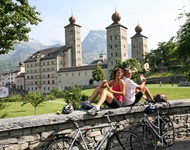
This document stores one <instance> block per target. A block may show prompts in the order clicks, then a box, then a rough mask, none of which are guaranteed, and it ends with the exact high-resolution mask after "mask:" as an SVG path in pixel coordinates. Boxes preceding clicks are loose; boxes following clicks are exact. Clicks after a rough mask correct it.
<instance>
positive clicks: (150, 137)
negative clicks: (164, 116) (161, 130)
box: [133, 124, 157, 150]
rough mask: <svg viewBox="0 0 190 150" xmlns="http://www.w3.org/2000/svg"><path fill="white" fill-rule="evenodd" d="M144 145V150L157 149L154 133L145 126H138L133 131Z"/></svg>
mask: <svg viewBox="0 0 190 150" xmlns="http://www.w3.org/2000/svg"><path fill="white" fill-rule="evenodd" d="M133 131H134V133H136V134H137V135H138V136H139V137H140V138H141V140H142V141H143V143H144V146H145V149H146V150H155V149H156V147H157V138H156V136H155V134H154V132H153V131H152V130H151V129H150V128H149V127H148V126H147V125H145V124H139V125H137V126H136V127H135V129H134V130H133Z"/></svg>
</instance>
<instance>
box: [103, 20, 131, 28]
mask: <svg viewBox="0 0 190 150" xmlns="http://www.w3.org/2000/svg"><path fill="white" fill-rule="evenodd" d="M117 26H121V27H123V28H125V29H128V28H127V27H125V26H123V25H121V24H120V23H115V22H114V23H112V24H111V25H110V26H108V27H106V29H108V28H114V27H117Z"/></svg>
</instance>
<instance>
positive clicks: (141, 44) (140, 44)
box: [131, 24, 149, 70]
mask: <svg viewBox="0 0 190 150" xmlns="http://www.w3.org/2000/svg"><path fill="white" fill-rule="evenodd" d="M142 30H143V29H142V27H141V26H140V25H139V24H138V25H137V26H136V27H135V32H136V34H135V35H134V36H133V37H131V51H132V58H136V59H137V60H139V62H140V63H141V67H142V68H143V69H145V70H148V69H149V64H148V63H144V58H145V53H146V52H148V42H147V39H148V38H147V37H146V36H144V35H142V34H141V32H142Z"/></svg>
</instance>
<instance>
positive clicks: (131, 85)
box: [123, 77, 138, 105]
mask: <svg viewBox="0 0 190 150" xmlns="http://www.w3.org/2000/svg"><path fill="white" fill-rule="evenodd" d="M123 81H124V82H125V96H124V101H123V103H124V104H125V105H131V104H133V103H134V101H135V95H136V93H135V89H136V87H137V86H138V84H136V83H135V82H134V81H133V80H131V79H130V78H126V77H123Z"/></svg>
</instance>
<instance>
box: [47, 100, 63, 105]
mask: <svg viewBox="0 0 190 150" xmlns="http://www.w3.org/2000/svg"><path fill="white" fill-rule="evenodd" d="M49 102H53V103H58V104H66V103H65V102H59V101H55V100H49Z"/></svg>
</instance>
